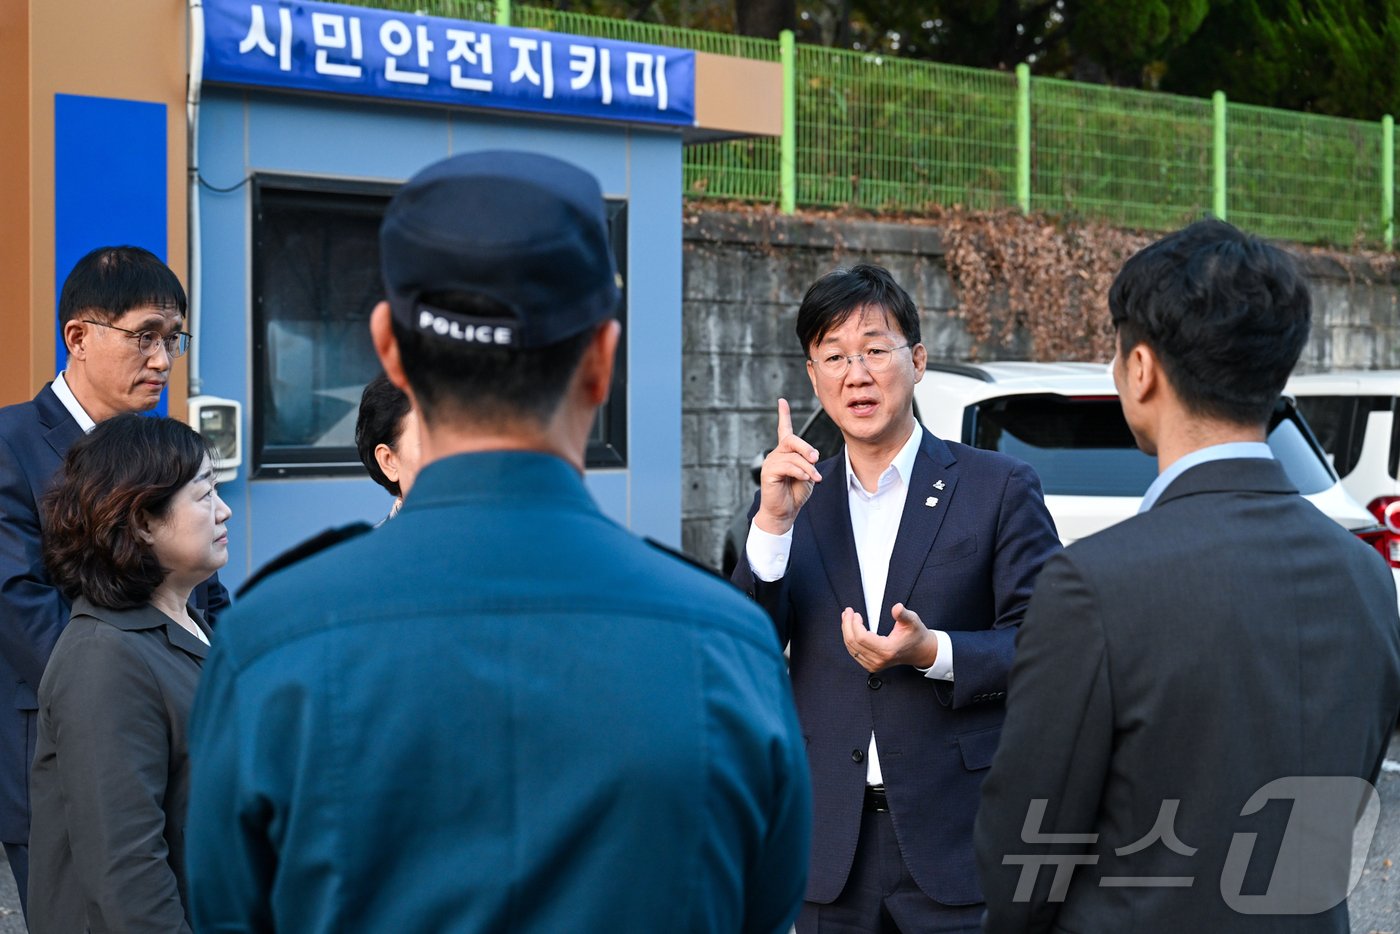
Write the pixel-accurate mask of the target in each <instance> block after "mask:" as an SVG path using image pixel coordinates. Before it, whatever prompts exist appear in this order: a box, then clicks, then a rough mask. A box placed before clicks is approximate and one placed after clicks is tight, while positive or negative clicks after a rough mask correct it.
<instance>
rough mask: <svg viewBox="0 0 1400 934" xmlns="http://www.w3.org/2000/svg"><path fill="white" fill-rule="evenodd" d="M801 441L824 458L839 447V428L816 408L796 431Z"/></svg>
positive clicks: (840, 441)
mask: <svg viewBox="0 0 1400 934" xmlns="http://www.w3.org/2000/svg"><path fill="white" fill-rule="evenodd" d="M797 433H798V435H799V436H801V438H802V440H803V441H806V442H807V443H808V444H810V445H811V446H812V447H814V448H816V449H817V456H818V457H820V458H821V459H822V460H826V459H827V458H828V457H830V456H831V455H833V454H835V453H836V452H837V451H839V450H840V449H841V444H842V440H841V429H839V428H837V427H836V423H835V422H833V421H832V420H831V419H830V417H828V416H827V414H826V412H825V411H823V410H822V409H817V410H816V411H815V412H813V413H812V417H811V418H809V419H808V420H807V424H805V425H803V426H802V428H801V429H800V430H799V431H798V432H797Z"/></svg>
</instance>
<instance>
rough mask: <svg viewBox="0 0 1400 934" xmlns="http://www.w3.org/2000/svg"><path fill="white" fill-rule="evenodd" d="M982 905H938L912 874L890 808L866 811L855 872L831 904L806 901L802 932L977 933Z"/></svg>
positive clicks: (800, 917)
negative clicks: (902, 853) (896, 838)
mask: <svg viewBox="0 0 1400 934" xmlns="http://www.w3.org/2000/svg"><path fill="white" fill-rule="evenodd" d="M982 911H983V906H982V905H980V904H978V905H940V904H939V903H938V902H936V901H934V900H933V899H931V898H929V897H928V896H927V895H925V894H924V892H923V890H922V889H920V888H919V886H918V884H916V883H915V882H914V878H913V876H911V875H909V870H908V868H906V867H905V865H904V857H903V856H901V855H900V852H899V843H898V841H896V840H895V836H894V823H893V821H891V820H890V815H889V812H887V811H866V812H865V814H864V815H862V817H861V822H860V839H859V840H858V841H857V842H856V855H855V859H854V861H853V862H852V864H851V875H850V877H849V878H847V879H846V887H845V888H844V889H842V890H841V894H840V896H838V897H837V899H836V901H834V902H832V903H831V904H829V905H818V904H816V903H815V902H803V904H802V913H801V914H800V915H798V917H797V932H798V934H964V932H966V934H977V932H979V931H981V930H982Z"/></svg>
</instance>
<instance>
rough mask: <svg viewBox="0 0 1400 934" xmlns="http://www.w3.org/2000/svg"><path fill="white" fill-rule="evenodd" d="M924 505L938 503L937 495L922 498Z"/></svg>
mask: <svg viewBox="0 0 1400 934" xmlns="http://www.w3.org/2000/svg"><path fill="white" fill-rule="evenodd" d="M924 505H925V506H937V505H938V497H937V496H930V497H929V498H928V499H926V500H924Z"/></svg>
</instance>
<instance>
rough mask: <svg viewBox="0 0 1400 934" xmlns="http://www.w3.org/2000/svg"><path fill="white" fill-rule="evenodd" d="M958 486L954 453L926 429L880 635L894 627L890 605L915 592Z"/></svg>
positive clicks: (901, 525)
mask: <svg viewBox="0 0 1400 934" xmlns="http://www.w3.org/2000/svg"><path fill="white" fill-rule="evenodd" d="M935 484H939V486H936V485H935ZM957 485H958V468H957V461H956V460H955V459H954V457H953V452H952V451H951V450H949V449H948V445H946V444H944V443H943V441H942V440H941V439H939V438H936V437H934V436H933V435H932V434H931V433H929V432H928V431H926V430H925V431H924V439H923V443H922V444H920V445H919V454H918V456H917V457H915V458H914V469H913V471H912V472H911V476H910V478H909V491H908V494H907V495H906V496H905V498H904V512H903V514H902V515H901V516H900V519H899V534H898V536H897V537H896V538H895V540H894V551H893V552H892V553H891V554H890V569H889V575H888V576H887V577H886V578H885V597H884V601H883V602H882V603H881V604H880V606H879V607H878V608H877V609H876V612H877V613H879V620H880V623H879V628H878V629H877V630H876V631H877V632H879V634H880V635H882V636H887V635H889V634H890V630H892V629H893V628H894V617H892V616H890V614H889V609H890V607H892V606H894V605H895V604H896V603H906V602H907V601H908V600H909V597H910V595H911V594H912V593H913V591H914V582H915V581H916V580H918V577H919V572H920V571H921V570H923V566H924V560H925V559H926V558H927V557H928V553H929V549H930V548H932V547H933V541H934V539H935V538H937V537H938V530H939V529H941V528H942V527H943V517H944V516H945V515H947V514H948V501H949V500H951V499H952V498H953V493H954V491H955V490H956V489H957ZM930 503H933V504H934V505H929V504H930ZM847 524H848V525H849V523H847ZM866 619H870V617H869V616H867V617H866Z"/></svg>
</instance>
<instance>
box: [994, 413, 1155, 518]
mask: <svg viewBox="0 0 1400 934" xmlns="http://www.w3.org/2000/svg"><path fill="white" fill-rule="evenodd" d="M971 421H972V425H971V429H972V430H971V443H972V444H973V445H974V446H976V447H979V448H986V449H988V450H992V451H1001V452H1003V453H1005V454H1010V455H1011V456H1012V457H1017V458H1020V459H1021V460H1023V461H1025V462H1026V463H1028V464H1030V465H1031V466H1032V467H1034V468H1035V469H1036V473H1038V474H1040V483H1041V486H1042V488H1043V489H1044V490H1045V492H1046V493H1047V494H1060V495H1067V496H1141V495H1142V494H1144V493H1146V492H1147V488H1148V487H1149V486H1151V484H1152V481H1153V480H1154V479H1156V477H1157V459H1156V458H1155V457H1149V456H1147V455H1146V454H1144V453H1142V452H1141V451H1139V450H1138V448H1137V444H1136V442H1134V441H1133V435H1132V432H1130V431H1129V430H1128V424H1127V422H1125V421H1124V420H1123V410H1122V409H1121V408H1119V406H1118V399H1117V397H1113V396H1109V397H1100V396H1095V397H1091V398H1078V399H1076V398H1070V397H1066V396H1049V395H1047V396H1007V397H1004V398H1001V399H988V400H986V401H984V402H981V403H979V404H978V405H977V406H976V407H975V415H974V417H973V419H972V420H971Z"/></svg>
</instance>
